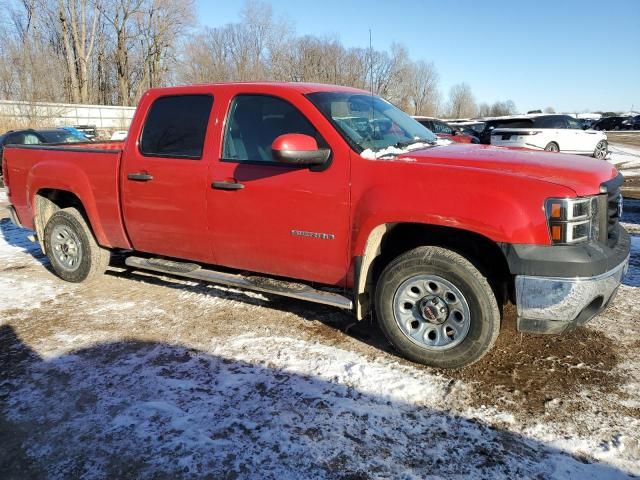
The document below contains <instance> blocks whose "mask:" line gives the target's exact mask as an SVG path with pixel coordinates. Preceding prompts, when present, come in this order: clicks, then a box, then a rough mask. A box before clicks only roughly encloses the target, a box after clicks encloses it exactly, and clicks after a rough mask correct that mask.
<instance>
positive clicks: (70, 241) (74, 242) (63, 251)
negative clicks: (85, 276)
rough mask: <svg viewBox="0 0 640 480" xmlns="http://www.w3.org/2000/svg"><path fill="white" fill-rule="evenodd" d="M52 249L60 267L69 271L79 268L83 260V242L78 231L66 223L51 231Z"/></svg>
mask: <svg viewBox="0 0 640 480" xmlns="http://www.w3.org/2000/svg"><path fill="white" fill-rule="evenodd" d="M51 249H52V250H53V255H54V256H55V258H56V260H57V262H58V264H59V265H60V267H61V268H62V269H64V270H66V271H68V272H73V271H75V270H77V269H78V267H79V266H80V262H81V261H82V244H81V243H80V239H79V238H78V236H77V235H76V233H75V232H74V231H73V230H71V229H70V228H68V227H66V226H64V225H57V226H55V227H54V228H53V231H52V232H51Z"/></svg>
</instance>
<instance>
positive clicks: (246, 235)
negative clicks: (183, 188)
mask: <svg viewBox="0 0 640 480" xmlns="http://www.w3.org/2000/svg"><path fill="white" fill-rule="evenodd" d="M283 95H284V94H283ZM229 100H230V102H229V105H230V106H229V109H228V113H227V118H226V122H225V127H224V131H223V132H222V135H223V140H222V143H223V145H222V148H221V154H220V158H219V159H217V160H218V161H217V162H214V163H213V166H212V178H211V180H212V188H211V189H210V190H209V197H208V204H209V228H210V231H211V234H212V245H213V249H214V256H215V258H216V262H217V263H220V264H223V265H226V266H230V267H234V268H238V269H246V270H250V271H256V272H265V273H269V274H272V275H280V276H284V277H292V278H299V279H305V280H311V281H317V282H321V283H328V284H336V285H339V284H343V283H344V281H345V276H346V271H347V268H348V250H349V249H348V247H349V240H350V238H349V191H350V188H349V171H350V169H349V165H350V164H349V149H348V147H347V146H346V144H345V143H344V142H340V141H339V140H340V139H339V137H338V135H337V133H336V132H335V130H333V129H332V128H331V127H327V125H328V122H327V121H326V120H325V119H324V117H322V116H321V114H320V112H317V111H311V112H310V115H311V116H307V115H306V114H304V113H302V111H301V110H299V109H298V108H296V107H295V106H294V100H295V99H292V100H291V101H290V100H287V99H286V98H284V97H276V96H272V95H264V94H251V95H248V94H242V95H237V96H235V97H234V98H233V99H229ZM302 100H304V101H305V102H306V101H307V100H306V99H299V100H298V101H302ZM309 105H311V104H310V103H309ZM323 120H324V122H325V123H326V125H323V128H324V131H325V135H321V134H320V129H319V128H317V126H316V125H317V124H318V122H320V123H322V121H323ZM285 133H302V134H306V135H309V136H312V137H314V138H315V139H316V141H317V142H318V144H319V146H320V147H329V148H330V149H331V150H332V155H331V159H330V164H329V165H328V167H326V168H323V169H319V170H316V169H309V168H308V167H306V168H305V167H302V166H292V165H286V164H282V163H277V162H275V161H274V160H273V158H272V155H271V144H272V142H273V140H274V139H275V138H277V137H278V136H280V135H283V134H285ZM329 142H331V143H329ZM314 170H316V171H314Z"/></svg>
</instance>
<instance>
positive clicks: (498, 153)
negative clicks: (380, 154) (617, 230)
mask: <svg viewBox="0 0 640 480" xmlns="http://www.w3.org/2000/svg"><path fill="white" fill-rule="evenodd" d="M391 161H404V162H416V163H418V164H429V165H450V166H456V167H466V168H477V169H481V170H492V171H497V172H501V173H504V174H506V175H517V176H523V177H531V178H536V179H539V180H543V181H546V182H552V183H555V184H558V185H562V186H564V187H568V188H571V189H572V190H574V191H575V192H576V194H577V195H593V194H597V193H599V191H600V184H601V183H603V182H606V181H607V180H610V179H611V178H613V177H615V176H616V175H617V174H618V172H617V170H616V169H615V168H614V167H613V166H612V165H611V164H609V163H608V162H607V161H605V160H596V159H595V158H592V157H585V156H580V155H568V154H564V153H547V152H540V151H534V150H525V149H515V148H504V147H494V146H489V145H468V144H454V145H449V146H436V147H432V148H427V149H420V150H413V151H410V152H407V153H403V154H400V155H398V156H397V157H396V158H395V159H394V160H391Z"/></svg>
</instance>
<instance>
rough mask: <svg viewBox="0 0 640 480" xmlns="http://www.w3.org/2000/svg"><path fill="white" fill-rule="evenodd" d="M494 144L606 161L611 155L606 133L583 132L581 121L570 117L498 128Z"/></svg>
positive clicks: (543, 118) (533, 119) (548, 117)
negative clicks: (589, 156)
mask: <svg viewBox="0 0 640 480" xmlns="http://www.w3.org/2000/svg"><path fill="white" fill-rule="evenodd" d="M491 144H492V145H497V146H500V147H517V148H528V149H531V150H545V151H547V152H565V153H576V154H579V155H591V156H593V157H595V158H598V159H604V158H605V157H606V156H607V153H608V143H607V136H606V135H605V134H604V133H602V132H597V131H595V130H582V127H581V124H580V122H578V121H577V120H576V119H575V118H573V117H570V116H568V115H539V116H535V117H530V118H522V119H520V122H517V123H512V124H511V125H510V126H509V128H505V127H498V128H495V129H494V130H493V131H492V132H491Z"/></svg>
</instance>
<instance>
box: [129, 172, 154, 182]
mask: <svg viewBox="0 0 640 480" xmlns="http://www.w3.org/2000/svg"><path fill="white" fill-rule="evenodd" d="M127 178H128V179H129V180H133V181H134V182H148V181H149V180H153V175H149V174H148V173H146V172H136V173H130V174H128V175H127Z"/></svg>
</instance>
